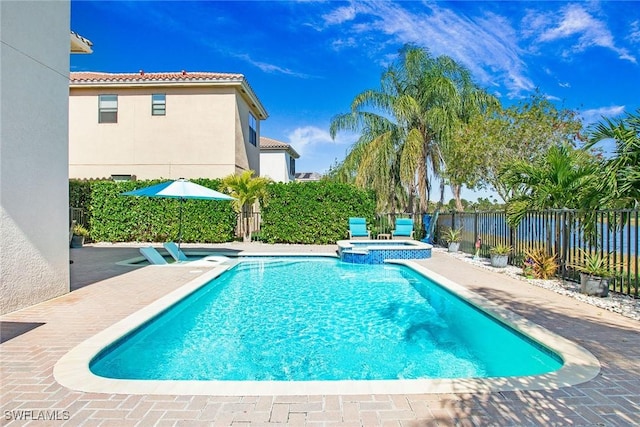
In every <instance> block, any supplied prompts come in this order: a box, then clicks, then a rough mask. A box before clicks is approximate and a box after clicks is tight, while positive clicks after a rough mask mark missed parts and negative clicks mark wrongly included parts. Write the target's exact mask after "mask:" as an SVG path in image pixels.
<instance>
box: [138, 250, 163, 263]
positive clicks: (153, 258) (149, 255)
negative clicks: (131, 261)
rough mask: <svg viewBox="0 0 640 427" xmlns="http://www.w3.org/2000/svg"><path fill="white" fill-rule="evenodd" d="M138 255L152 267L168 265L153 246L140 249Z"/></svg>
mask: <svg viewBox="0 0 640 427" xmlns="http://www.w3.org/2000/svg"><path fill="white" fill-rule="evenodd" d="M140 253H141V254H142V256H143V257H144V258H145V259H146V260H147V261H149V264H153V265H165V264H168V263H167V260H166V259H164V257H163V256H162V255H160V252H158V251H157V250H156V248H154V247H153V246H148V247H146V248H140Z"/></svg>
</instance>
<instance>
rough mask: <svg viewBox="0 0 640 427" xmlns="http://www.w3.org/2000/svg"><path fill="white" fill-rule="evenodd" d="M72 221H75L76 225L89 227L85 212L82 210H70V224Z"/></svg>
mask: <svg viewBox="0 0 640 427" xmlns="http://www.w3.org/2000/svg"><path fill="white" fill-rule="evenodd" d="M71 221H75V222H74V224H79V225H81V226H83V227H85V228H88V226H89V223H88V221H87V217H86V216H85V214H84V210H83V209H80V208H69V224H71Z"/></svg>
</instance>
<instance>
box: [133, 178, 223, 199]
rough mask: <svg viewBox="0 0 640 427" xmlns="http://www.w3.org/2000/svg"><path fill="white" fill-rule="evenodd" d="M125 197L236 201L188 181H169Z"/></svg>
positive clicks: (135, 191)
mask: <svg viewBox="0 0 640 427" xmlns="http://www.w3.org/2000/svg"><path fill="white" fill-rule="evenodd" d="M122 195H123V196H145V197H164V198H170V199H202V200H235V199H234V198H233V197H231V196H228V195H226V194H223V193H220V192H219V191H215V190H212V189H210V188H207V187H204V186H202V185H199V184H195V183H193V182H191V181H188V180H186V179H183V178H180V179H179V180H177V181H167V182H162V183H160V184H156V185H152V186H151V187H145V188H140V189H138V190H133V191H127V192H126V193H122Z"/></svg>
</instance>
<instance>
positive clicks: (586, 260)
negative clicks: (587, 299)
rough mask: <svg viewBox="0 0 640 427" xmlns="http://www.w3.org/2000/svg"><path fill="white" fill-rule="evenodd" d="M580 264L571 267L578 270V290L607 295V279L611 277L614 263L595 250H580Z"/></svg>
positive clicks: (589, 293)
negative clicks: (592, 251)
mask: <svg viewBox="0 0 640 427" xmlns="http://www.w3.org/2000/svg"><path fill="white" fill-rule="evenodd" d="M580 253H581V256H580V258H581V259H582V263H581V264H574V265H571V267H573V268H575V269H576V270H577V271H579V272H580V292H581V293H583V294H586V295H592V296H599V297H606V296H607V295H609V279H610V278H611V277H613V275H614V273H613V271H614V270H615V269H616V265H615V264H611V263H610V262H609V257H608V256H607V257H603V256H602V255H600V254H599V253H597V252H594V253H589V252H586V251H584V250H582V249H581V250H580Z"/></svg>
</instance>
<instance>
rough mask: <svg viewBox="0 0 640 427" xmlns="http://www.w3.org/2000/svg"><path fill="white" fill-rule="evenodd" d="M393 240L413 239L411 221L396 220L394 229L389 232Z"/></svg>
mask: <svg viewBox="0 0 640 427" xmlns="http://www.w3.org/2000/svg"><path fill="white" fill-rule="evenodd" d="M391 236H392V237H393V238H394V239H413V219H411V218H396V229H395V230H393V231H392V232H391Z"/></svg>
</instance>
